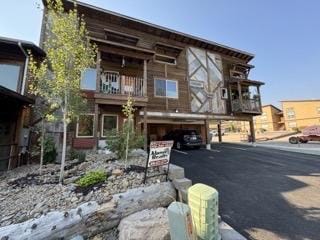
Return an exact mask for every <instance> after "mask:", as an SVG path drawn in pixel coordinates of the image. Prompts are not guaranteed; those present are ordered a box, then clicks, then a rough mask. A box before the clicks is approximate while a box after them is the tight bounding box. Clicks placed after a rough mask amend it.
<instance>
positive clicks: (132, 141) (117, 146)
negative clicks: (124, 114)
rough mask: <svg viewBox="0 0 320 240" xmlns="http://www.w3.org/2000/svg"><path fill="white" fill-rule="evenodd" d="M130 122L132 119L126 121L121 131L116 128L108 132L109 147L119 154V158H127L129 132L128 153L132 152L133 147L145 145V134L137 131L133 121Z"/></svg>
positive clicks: (107, 141) (107, 142)
mask: <svg viewBox="0 0 320 240" xmlns="http://www.w3.org/2000/svg"><path fill="white" fill-rule="evenodd" d="M129 122H130V121H126V122H125V123H124V124H123V129H122V130H121V131H117V130H116V129H114V130H111V131H109V132H108V133H107V138H106V144H107V147H108V149H109V150H110V151H112V152H114V153H115V154H117V157H118V158H119V159H125V155H126V146H127V136H128V133H129V141H128V153H130V152H131V151H132V150H133V149H136V148H141V147H143V139H144V138H143V136H142V135H141V134H138V133H136V132H135V131H134V128H133V123H132V122H131V123H129Z"/></svg>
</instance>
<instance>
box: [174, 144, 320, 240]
mask: <svg viewBox="0 0 320 240" xmlns="http://www.w3.org/2000/svg"><path fill="white" fill-rule="evenodd" d="M171 161H172V162H173V163H174V164H177V165H180V166H182V167H184V168H185V172H186V176H187V177H188V178H190V179H192V181H193V183H197V182H201V183H205V184H208V185H210V186H213V187H215V188H216V189H217V190H218V191H219V199H220V215H221V216H222V219H223V220H224V221H225V222H227V223H228V224H230V225H231V226H232V227H234V228H235V229H236V230H237V231H239V232H240V233H241V234H243V235H244V236H245V237H247V238H249V239H268V240H269V239H271V240H272V239H290V240H291V239H293V240H295V239H297V240H298V239H299V240H300V239H313V240H318V239H320V227H319V226H320V157H319V156H316V155H307V154H300V153H294V152H286V151H281V150H277V149H270V148H263V147H252V146H245V145H237V144H214V145H213V148H212V150H210V151H209V150H206V149H201V150H182V151H176V150H173V153H172V160H171Z"/></svg>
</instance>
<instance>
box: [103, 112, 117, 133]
mask: <svg viewBox="0 0 320 240" xmlns="http://www.w3.org/2000/svg"><path fill="white" fill-rule="evenodd" d="M105 116H111V117H117V127H116V129H117V131H118V130H119V115H118V114H111V113H106V114H102V116H101V137H107V136H105V135H104V134H103V130H104V117H105Z"/></svg>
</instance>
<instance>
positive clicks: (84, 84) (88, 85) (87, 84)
mask: <svg viewBox="0 0 320 240" xmlns="http://www.w3.org/2000/svg"><path fill="white" fill-rule="evenodd" d="M96 79H97V70H96V69H95V68H87V69H86V70H85V71H84V72H83V73H82V76H81V84H80V87H81V89H84V90H96Z"/></svg>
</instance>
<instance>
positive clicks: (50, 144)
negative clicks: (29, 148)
mask: <svg viewBox="0 0 320 240" xmlns="http://www.w3.org/2000/svg"><path fill="white" fill-rule="evenodd" d="M57 155H58V153H57V149H56V145H55V142H54V139H53V137H51V136H48V137H45V139H44V154H43V163H44V164H47V163H53V162H55V161H56V157H57Z"/></svg>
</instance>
